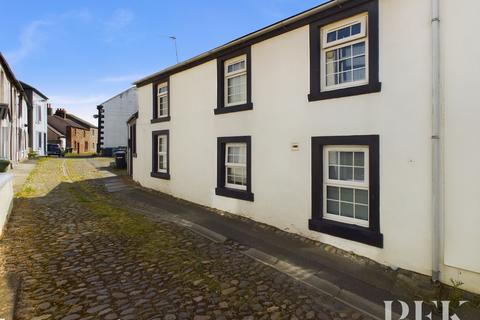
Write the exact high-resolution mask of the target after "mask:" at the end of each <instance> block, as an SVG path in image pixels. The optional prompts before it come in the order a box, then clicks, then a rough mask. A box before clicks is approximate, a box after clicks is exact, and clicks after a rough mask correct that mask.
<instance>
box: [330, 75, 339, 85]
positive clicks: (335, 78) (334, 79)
mask: <svg viewBox="0 0 480 320" xmlns="http://www.w3.org/2000/svg"><path fill="white" fill-rule="evenodd" d="M335 84H338V75H337V74H332V75H329V76H327V86H333V85H335Z"/></svg>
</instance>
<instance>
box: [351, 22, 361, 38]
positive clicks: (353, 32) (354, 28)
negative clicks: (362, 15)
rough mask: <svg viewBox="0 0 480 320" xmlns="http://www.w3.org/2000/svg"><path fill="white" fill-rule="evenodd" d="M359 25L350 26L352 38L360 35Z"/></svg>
mask: <svg viewBox="0 0 480 320" xmlns="http://www.w3.org/2000/svg"><path fill="white" fill-rule="evenodd" d="M360 27H361V24H360V23H356V24H354V25H353V26H352V36H353V35H356V34H359V33H360Z"/></svg>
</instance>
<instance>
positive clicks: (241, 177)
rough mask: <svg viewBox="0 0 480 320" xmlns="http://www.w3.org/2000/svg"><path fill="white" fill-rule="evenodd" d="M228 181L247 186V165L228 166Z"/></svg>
mask: <svg viewBox="0 0 480 320" xmlns="http://www.w3.org/2000/svg"><path fill="white" fill-rule="evenodd" d="M227 183H229V184H234V185H239V186H246V185H247V169H246V168H245V167H227Z"/></svg>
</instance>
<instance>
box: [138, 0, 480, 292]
mask: <svg viewBox="0 0 480 320" xmlns="http://www.w3.org/2000/svg"><path fill="white" fill-rule="evenodd" d="M433 3H434V4H435V1H433ZM479 10H480V3H473V2H470V3H469V5H468V6H466V5H461V4H460V3H457V2H455V1H442V12H441V13H442V15H441V19H439V16H438V8H437V7H436V6H435V5H434V6H433V8H432V5H431V3H430V1H417V0H403V1H392V0H350V1H348V0H343V1H338V0H337V1H330V2H327V3H325V4H323V5H320V6H318V7H315V8H313V9H311V10H308V11H306V12H303V13H300V14H298V15H296V16H293V17H290V18H288V19H285V20H282V21H280V22H278V23H275V24H273V25H270V26H268V27H265V28H263V29H261V30H258V31H255V32H253V33H251V34H248V35H246V36H244V37H241V38H239V39H236V40H233V41H231V42H229V43H227V44H225V45H222V46H220V47H218V48H215V49H213V50H210V51H208V52H206V53H204V54H201V55H199V56H197V57H194V58H192V59H190V60H187V61H185V62H182V63H179V64H177V65H174V66H172V67H169V68H167V69H165V70H162V71H159V72H157V73H155V74H152V75H150V76H147V77H145V78H143V79H141V80H139V81H137V82H136V83H135V84H136V86H137V87H138V101H139V111H138V117H133V118H132V119H130V124H131V126H132V128H135V131H133V130H131V132H132V134H133V132H134V134H135V137H134V139H133V137H132V139H131V141H132V143H133V144H134V145H132V148H134V149H135V153H134V155H133V156H134V157H133V159H132V166H133V179H134V180H136V181H138V182H139V183H140V184H142V185H143V186H146V187H148V188H152V189H156V190H160V191H162V192H165V193H168V194H171V195H173V196H176V197H179V198H183V199H186V200H189V201H192V202H196V203H199V204H202V205H205V206H208V207H213V208H217V209H220V210H225V211H229V212H232V213H235V214H238V215H242V216H246V217H249V218H251V219H254V220H256V221H260V222H263V223H266V224H269V225H273V226H276V227H278V228H281V229H283V230H287V231H289V232H292V233H298V234H301V235H303V236H306V237H309V238H312V239H315V240H319V241H322V242H324V243H328V244H331V245H333V246H336V247H339V248H341V249H344V250H348V251H353V252H355V253H357V254H359V255H362V256H365V257H368V258H371V259H373V260H375V261H378V262H380V263H382V264H385V265H389V266H392V267H395V268H396V267H400V268H404V269H408V270H413V271H416V272H419V273H422V274H426V275H432V277H433V278H434V280H437V279H440V280H441V281H444V282H449V280H450V279H451V278H453V279H459V280H461V281H463V282H464V283H465V285H464V287H463V288H465V289H467V290H470V291H476V292H479V290H480V289H479V288H480V255H479V254H478V243H480V233H479V232H478V226H479V225H480V215H479V214H478V212H480V202H479V201H478V196H477V194H478V185H477V182H478V180H479V179H480V171H479V170H476V169H475V166H474V164H473V163H474V161H475V159H477V156H479V155H480V153H479V150H478V148H476V147H475V145H476V144H477V140H478V136H479V135H480V127H479V126H478V124H477V122H478V120H477V119H478V118H479V116H480V110H479V109H478V106H477V104H478V103H476V101H477V99H476V91H477V90H476V87H477V83H478V81H475V75H476V74H477V73H478V72H479V71H480V64H479V63H478V62H477V61H476V60H475V57H476V56H478V54H479V53H480V44H479V42H478V41H474V40H473V39H476V38H477V36H476V30H475V29H474V28H470V27H469V21H473V20H475V19H477V17H476V13H477V12H479ZM468 39H471V40H472V41H471V40H468ZM440 75H441V77H440Z"/></svg>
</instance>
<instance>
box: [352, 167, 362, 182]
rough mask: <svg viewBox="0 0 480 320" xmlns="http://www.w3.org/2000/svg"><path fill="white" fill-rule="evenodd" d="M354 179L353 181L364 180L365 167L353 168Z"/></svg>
mask: <svg viewBox="0 0 480 320" xmlns="http://www.w3.org/2000/svg"><path fill="white" fill-rule="evenodd" d="M353 174H354V180H355V181H364V180H365V169H363V168H355V169H353Z"/></svg>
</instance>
